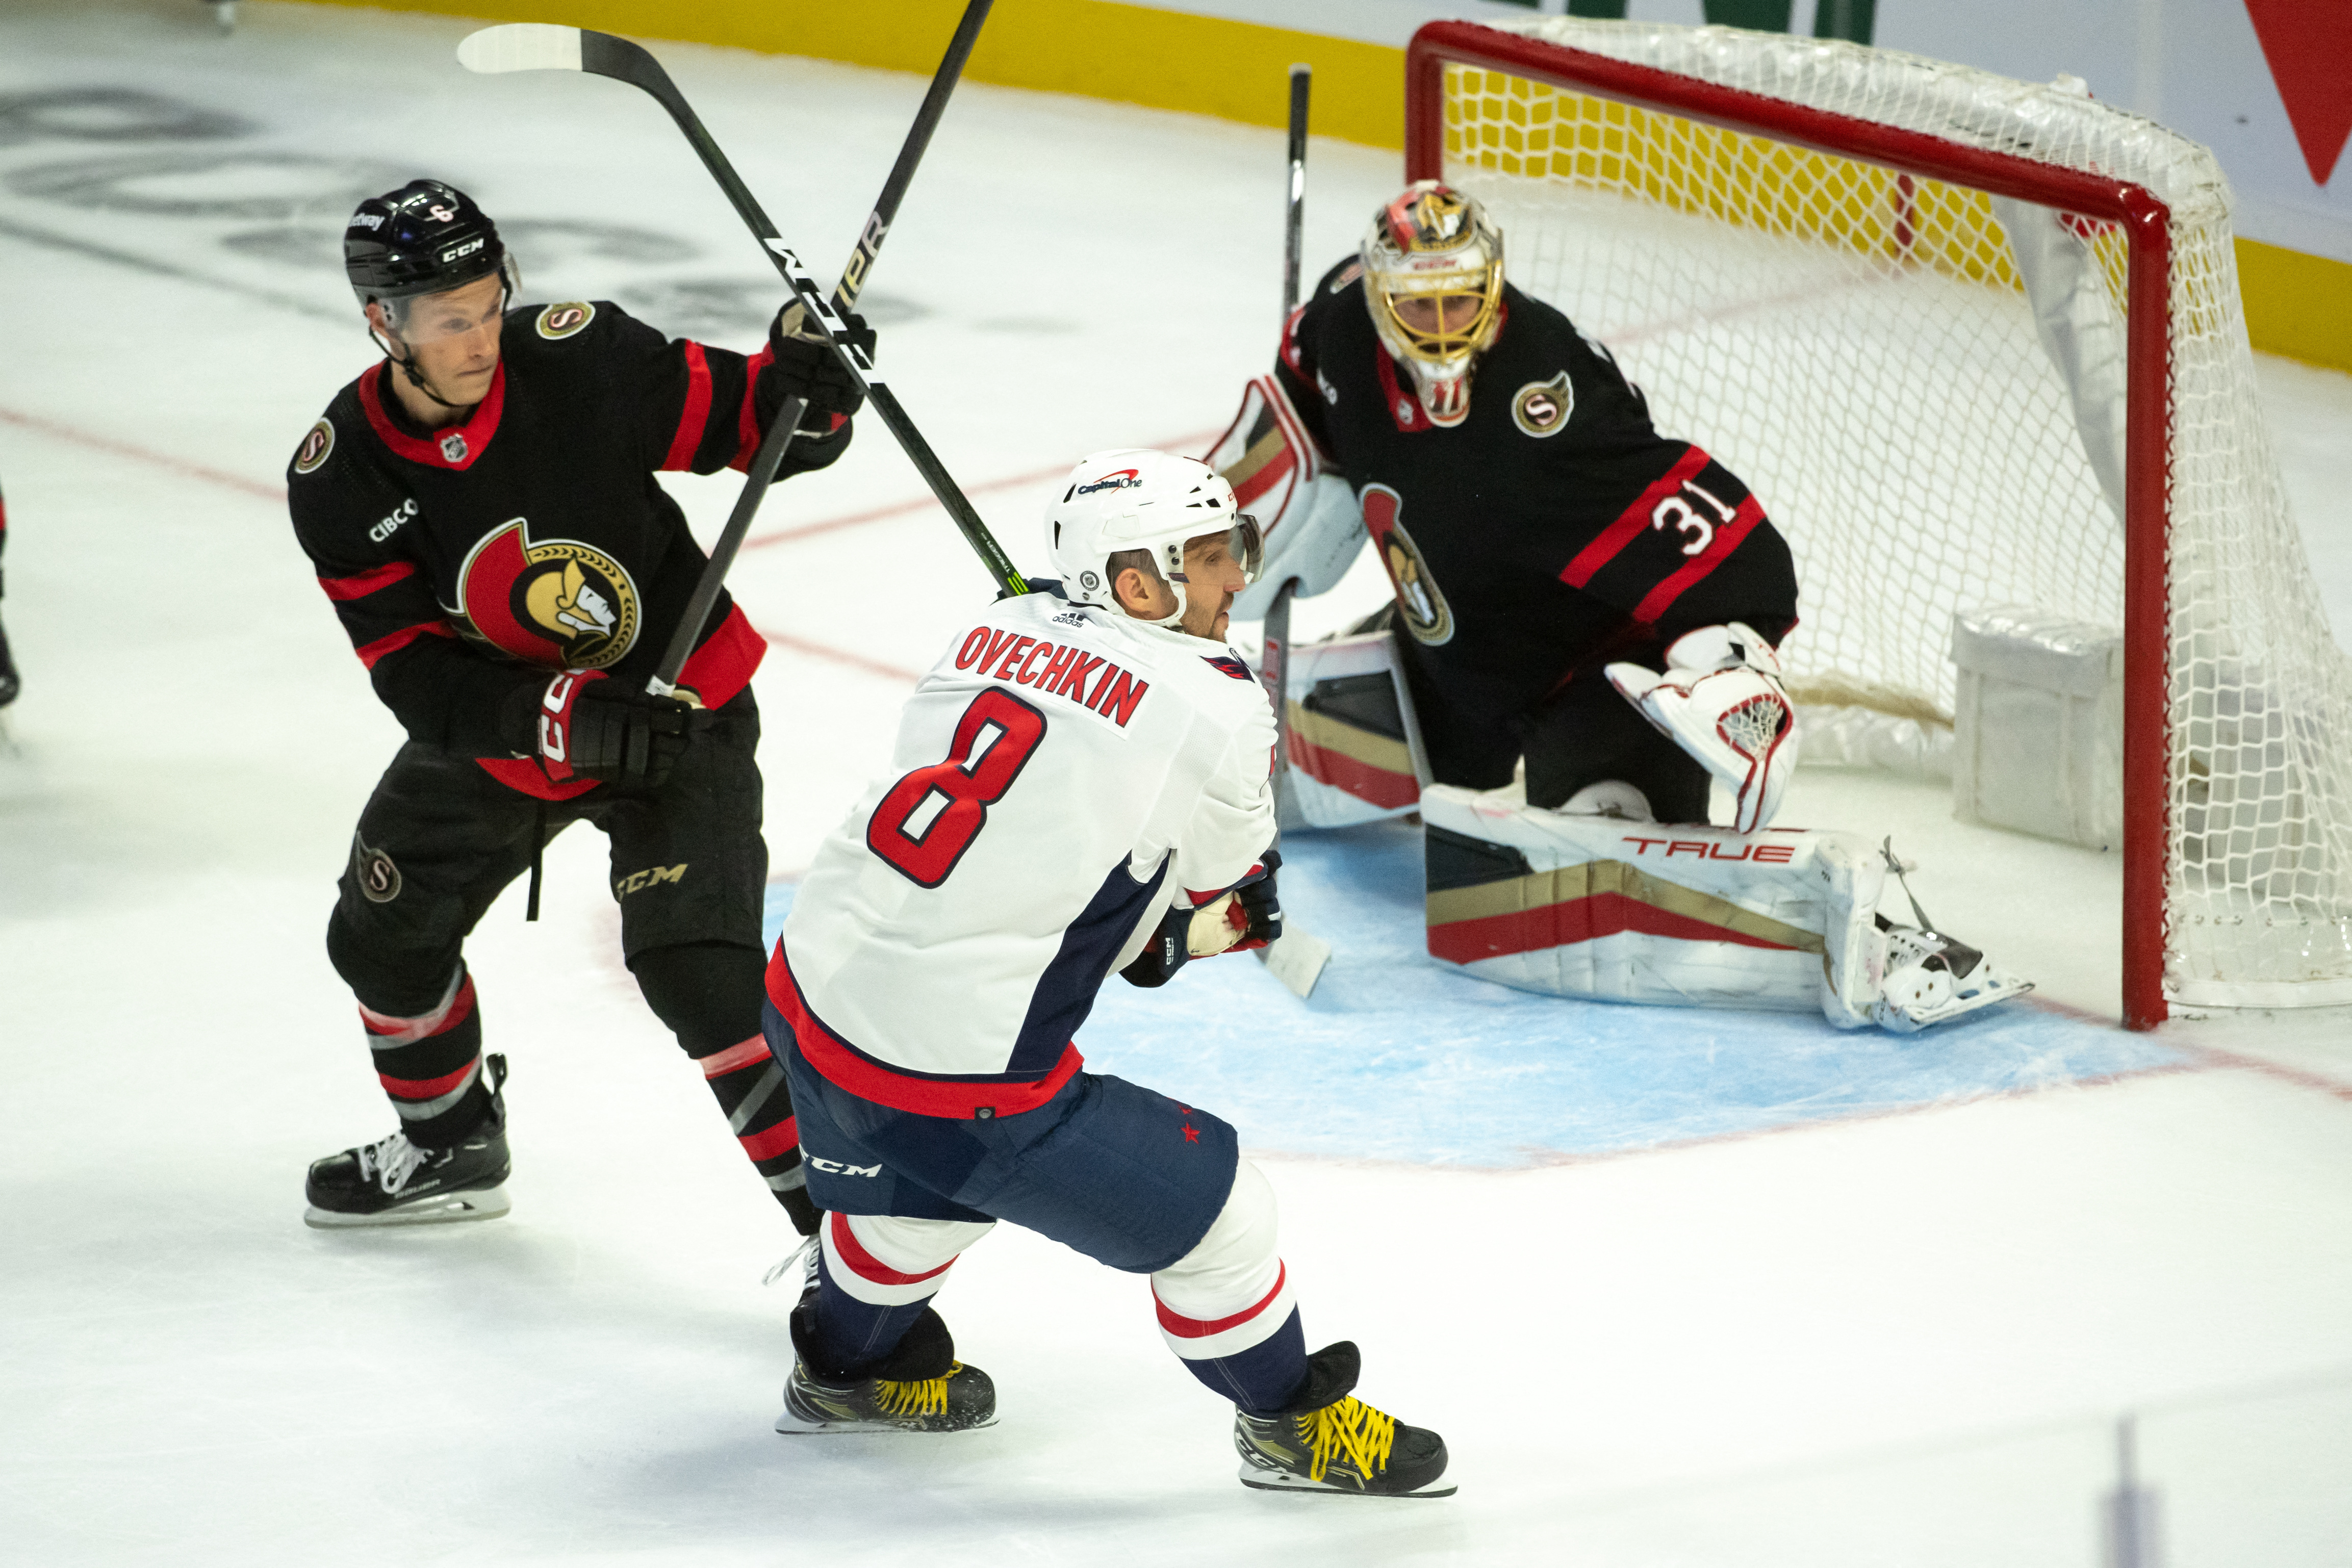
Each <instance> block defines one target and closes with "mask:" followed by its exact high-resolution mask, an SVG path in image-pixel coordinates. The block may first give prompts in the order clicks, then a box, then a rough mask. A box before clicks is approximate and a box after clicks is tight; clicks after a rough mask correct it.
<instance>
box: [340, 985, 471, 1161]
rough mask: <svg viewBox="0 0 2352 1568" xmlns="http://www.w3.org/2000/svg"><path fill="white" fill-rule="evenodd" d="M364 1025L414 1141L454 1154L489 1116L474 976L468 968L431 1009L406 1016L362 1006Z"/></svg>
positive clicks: (379, 1074) (381, 1076)
mask: <svg viewBox="0 0 2352 1568" xmlns="http://www.w3.org/2000/svg"><path fill="white" fill-rule="evenodd" d="M360 1022H361V1023H362V1025H363V1026H364V1027H365V1028H366V1030H367V1036H368V1049H369V1051H372V1052H373V1054H374V1057H375V1073H376V1082H379V1083H382V1084H383V1092H385V1093H386V1094H387V1095H389V1096H391V1098H392V1104H393V1109H394V1110H395V1111H397V1112H399V1113H400V1130H401V1131H402V1132H404V1133H405V1134H408V1141H409V1142H410V1143H412V1144H415V1145H417V1146H418V1147H419V1148H426V1149H442V1148H447V1147H449V1146H450V1145H453V1144H456V1143H457V1142H458V1141H459V1140H460V1139H462V1138H463V1137H465V1135H466V1134H467V1133H469V1132H471V1131H473V1129H474V1126H475V1124H477V1123H478V1122H479V1121H481V1119H482V1118H483V1117H484V1116H485V1115H487V1114H488V1113H489V1108H490V1092H489V1089H488V1086H487V1085H485V1084H484V1083H483V1082H482V1016H481V1013H480V1011H479V1010H478V1009H477V1008H476V1006H475V1004H474V977H473V976H472V975H470V974H468V973H467V970H466V966H465V965H464V963H463V962H460V963H459V964H458V966H457V971H456V973H454V974H452V975H451V976H450V977H449V988H448V989H447V990H446V991H445V992H444V993H442V997H441V1000H440V1002H439V1003H438V1005H436V1007H434V1008H433V1009H431V1010H430V1011H428V1012H424V1013H420V1014H417V1015H416V1016H415V1017H413V1018H400V1017H396V1016H394V1015H393V1014H390V1013H380V1012H377V1011H376V1010H375V1009H373V1008H371V1007H369V1006H368V1005H367V1004H366V1003H365V1002H362V1003H361V1004H360Z"/></svg>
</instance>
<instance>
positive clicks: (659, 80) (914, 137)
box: [457, 0, 1028, 695]
mask: <svg viewBox="0 0 2352 1568" xmlns="http://www.w3.org/2000/svg"><path fill="white" fill-rule="evenodd" d="M991 4H992V0H971V4H970V5H967V6H966V7H965V9H964V15H963V19H962V21H961V22H960V23H959V24H958V25H957V27H956V32H955V37H954V38H953V39H952V40H951V41H950V43H949V45H948V52H947V55H946V57H944V58H942V59H941V60H940V68H939V70H938V72H937V73H936V74H935V75H934V76H933V77H932V78H931V86H930V90H929V92H928V93H926V94H925V95H924V98H923V103H922V107H921V108H920V109H919V110H917V111H916V115H915V123H914V124H913V126H912V127H910V128H909V129H908V132H907V140H906V142H905V144H904V145H903V146H901V147H900V149H899V152H898V162H896V163H895V164H893V165H892V167H891V170H890V176H889V178H888V179H887V181H885V182H884V183H883V187H882V195H881V198H880V199H879V200H878V201H877V203H876V204H875V206H874V211H873V212H872V213H871V214H869V215H868V216H867V218H866V224H865V226H864V227H863V228H862V229H861V230H860V231H859V233H858V237H857V243H856V246H854V247H853V249H852V251H851V255H850V259H849V263H848V265H847V266H846V267H844V268H843V269H842V276H841V283H840V285H839V287H837V288H836V289H835V294H834V299H833V300H832V301H827V300H826V299H825V298H824V294H823V292H822V290H820V289H819V288H818V287H817V286H816V283H815V280H814V278H812V277H810V276H809V274H808V270H807V268H806V267H803V266H802V265H801V262H800V258H799V257H798V256H794V255H793V252H792V250H791V249H790V248H789V247H788V246H785V244H784V243H783V239H782V236H781V235H778V234H777V232H776V226H775V225H774V224H772V223H771V222H770V221H769V220H768V214H766V213H765V212H764V211H762V210H761V206H760V204H759V201H758V199H757V198H755V197H754V196H753V195H752V194H751V191H750V190H749V189H748V188H746V187H745V185H744V184H743V182H742V180H741V178H740V176H738V175H737V173H736V172H735V167H734V165H733V163H732V162H730V161H729V160H728V157H727V154H726V153H725V152H721V151H720V150H719V143H718V142H717V141H714V140H713V139H712V137H711V135H710V132H709V131H707V130H705V129H704V128H703V124H702V121H701V120H700V118H699V117H698V116H697V115H696V114H695V112H694V110H693V109H692V108H691V107H690V106H689V105H688V103H687V101H686V97H685V95H684V94H683V93H681V92H679V91H678V89H677V83H675V82H673V81H672V80H670V78H669V73H668V72H667V71H665V70H664V69H663V68H662V67H661V63H660V62H659V61H657V60H656V59H655V58H654V57H653V56H652V55H650V54H648V53H647V52H646V50H645V49H644V48H642V47H639V46H638V45H636V44H633V43H631V42H629V41H628V40H627V39H625V38H618V37H614V36H613V35H611V34H609V33H599V32H594V31H592V30H590V29H588V28H584V27H563V26H550V25H546V24H541V23H513V24H509V25H508V26H498V27H485V28H482V29H481V30H480V31H478V32H476V33H473V34H470V35H468V36H467V37H466V39H465V40H464V41H463V42H462V43H460V44H459V45H458V46H457V60H458V63H459V64H461V65H463V66H464V67H465V68H467V70H470V71H477V72H480V73H483V74H486V75H487V74H495V73H501V72H507V71H522V70H572V71H579V72H582V73H583V74H585V75H590V76H602V77H609V78H612V79H614V81H623V82H626V83H628V84H629V85H630V86H632V87H634V88H636V89H639V90H641V91H643V92H645V93H646V95H647V96H649V97H651V98H652V99H654V100H655V101H656V102H657V103H659V104H660V105H661V106H662V108H663V109H664V110H667V111H668V114H669V117H670V119H671V120H674V121H675V122H676V123H677V128H678V129H679V130H680V131H683V132H684V133H685V135H686V139H687V141H688V142H689V143H690V144H691V145H692V146H693V148H694V150H695V152H696V154H697V155H698V156H699V157H700V158H701V160H702V163H703V167H704V168H705V169H707V170H709V172H710V176H711V178H712V179H713V180H714V181H716V182H717V183H718V184H719V190H720V191H721V192H722V193H724V194H725V195H726V197H727V200H728V203H729V204H730V205H731V206H732V207H734V209H735V213H736V215H737V216H738V217H740V218H741V219H742V220H743V224H744V226H745V227H747V228H749V229H750V230H751V233H752V235H753V236H754V237H755V238H757V239H758V240H759V241H760V243H761V247H762V248H763V249H765V250H766V251H767V252H768V256H769V260H770V261H771V262H772V264H773V265H774V266H775V267H776V270H777V271H778V272H780V273H782V275H783V277H784V281H785V282H786V283H787V284H788V285H789V286H790V287H792V289H793V293H794V294H795V295H796V296H797V297H798V298H799V299H800V300H801V303H802V304H803V306H804V307H805V308H806V310H807V319H808V320H810V321H811V322H813V323H814V325H815V327H816V329H817V331H818V333H819V334H820V335H821V336H822V337H824V339H825V340H826V341H827V342H828V343H830V344H831V345H832V346H833V349H834V351H835V354H836V355H838V356H839V357H840V360H841V362H842V363H843V365H844V366H845V367H846V368H847V370H848V371H849V373H850V377H851V379H852V380H853V381H854V382H856V384H857V385H858V386H859V387H860V388H862V389H863V390H864V391H865V392H866V399H867V401H868V402H871V403H872V404H873V405H874V408H875V411H876V412H877V413H879V414H880V415H881V416H882V422H883V423H884V424H885V425H887V427H888V428H889V431H890V434H892V435H894V436H896V437H897V438H898V444H899V445H900V446H901V447H903V448H904V449H905V450H906V453H907V455H908V458H909V459H911V460H912V461H913V463H914V465H915V467H916V469H917V470H918V471H919V473H920V474H921V475H922V476H923V478H924V481H925V482H926V483H927V484H928V485H929V486H930V489H931V493H932V494H933V495H934V496H936V497H938V498H939V501H940V506H942V507H945V508H946V509H947V513H948V515H949V516H950V517H952V518H954V519H955V522H956V526H957V528H960V529H961V530H962V532H963V535H964V538H965V539H966V540H967V541H969V542H970V543H971V547H972V549H974V550H976V551H977V552H978V553H979V555H980V558H981V560H982V564H984V565H985V566H986V567H987V568H988V570H989V572H990V574H991V575H992V576H993V577H994V578H995V579H996V581H997V586H998V588H999V589H1000V591H1002V592H1003V593H1005V594H1017V593H1025V592H1027V591H1028V584H1027V583H1026V582H1024V581H1023V580H1022V578H1021V574H1020V573H1019V572H1018V571H1017V570H1014V569H1013V563H1012V561H1011V559H1008V558H1007V557H1006V556H1005V554H1004V551H1003V548H1002V547H1001V546H999V545H998V544H997V542H996V539H995V537H994V536H993V535H992V534H991V533H990V532H989V530H988V526H987V525H986V524H985V523H983V522H982V520H981V517H980V514H979V513H978V512H977V511H975V510H973V508H972V505H971V501H970V500H969V499H967V498H966V497H965V496H964V494H963V492H962V491H961V489H959V488H958V487H957V486H956V483H955V480H954V479H953V478H952V477H950V476H949V474H948V471H947V468H946V466H945V465H943V464H941V463H940V460H939V456H938V455H937V454H935V453H934V452H932V450H931V448H930V445H929V443H928V442H926V441H925V440H924V439H923V437H922V434H921V433H920V432H919V431H918V430H917V429H916V428H915V426H914V423H913V422H912V421H911V420H909V419H908V417H907V413H906V410H905V409H904V408H903V407H901V406H900V404H899V402H898V398H897V397H896V396H895V395H894V394H893V393H892V392H891V391H890V389H889V387H888V386H887V385H886V384H885V383H883V382H880V381H877V380H874V379H872V371H873V369H874V362H873V360H872V359H871V357H870V356H868V355H867V354H866V351H865V350H862V349H859V348H856V347H854V346H848V345H845V344H844V343H843V342H842V341H841V337H842V334H843V333H844V332H845V330H846V329H845V325H844V323H843V321H842V319H841V316H840V314H839V311H840V310H841V309H846V308H850V307H851V306H853V305H854V304H855V303H856V298H857V295H858V294H859V292H860V291H862V289H863V288H864V287H865V283H866V277H867V276H868V274H869V272H870V270H871V268H872V266H873V263H874V259H875V257H876V256H877V255H878V254H879V253H880V251H881V247H882V241H883V239H884V237H885V236H886V235H887V234H888V232H889V228H890V225H891V223H892V221H893V220H894V219H895V218H896V217H897V215H898V203H899V201H900V199H901V198H902V197H904V196H905V194H906V192H907V186H908V183H910V182H911V181H912V180H913V178H914V174H915V168H916V165H917V164H918V163H919V162H921V160H922V156H923V152H924V150H925V148H927V147H928V146H929V143H930V139H931V132H932V131H933V130H935V129H936V128H937V127H938V125H939V121H940V116H941V115H942V114H943V113H945V112H946V110H947V103H948V99H949V97H950V94H952V93H953V92H954V90H955V84H956V81H957V78H959V77H960V76H961V74H962V71H963V65H964V61H965V59H966V58H967V57H970V55H971V48H972V45H973V44H974V42H976V41H977V40H978V38H979V36H980V28H981V24H982V22H984V21H986V20H987V17H988V10H989V6H990V5H991ZM836 307H837V308H836ZM806 411H807V403H806V401H805V400H803V399H800V398H789V399H787V400H785V402H784V405H783V406H782V408H780V409H778V410H777V412H776V417H775V419H774V420H773V421H772V422H771V423H770V424H769V426H768V429H767V432H766V434H764V435H763V436H762V437H761V443H760V448H759V452H758V454H757V455H756V456H754V457H753V459H752V461H751V467H750V470H749V472H748V473H747V474H746V476H745V478H744V483H743V488H742V490H741V492H740V494H739V495H738V496H737V497H736V499H735V507H734V510H733V511H732V512H731V513H730V515H729V517H728V519H727V526H726V528H724V529H723V530H721V532H720V534H719V540H718V542H717V543H716V544H715V545H714V546H713V547H712V549H711V552H710V559H709V564H707V565H706V566H705V567H704V568H703V572H702V577H701V580H699V581H698V582H697V583H696V585H695V591H694V597H693V598H692V599H691V600H689V601H688V604H687V608H686V612H685V613H684V614H683V615H682V616H681V617H680V618H679V620H678V624H677V631H676V632H675V633H674V634H673V635H672V636H671V638H670V643H669V648H668V650H667V652H666V653H664V654H663V656H662V662H661V666H660V668H659V669H658V670H657V671H656V673H655V674H654V675H653V677H652V678H651V679H650V680H649V681H648V682H647V683H646V689H647V690H648V691H650V692H652V693H653V694H654V695H668V694H669V693H670V692H672V691H674V690H675V689H676V687H677V677H678V674H679V673H680V672H681V671H682V670H684V668H685V666H686V661H687V659H688V657H689V656H690V655H691V654H692V653H693V651H694V648H695V645H696V644H697V643H698V642H699V641H700V640H701V636H702V628H703V625H704V623H705V622H708V621H709V617H710V612H711V609H712V607H713V606H714V605H716V604H717V603H718V601H719V588H720V586H721V585H722V584H723V583H724V581H725V580H726V577H727V572H728V570H729V568H730V567H731V566H732V565H733V564H734V560H735V556H736V554H737V552H738V551H739V550H740V549H741V548H742V544H743V538H744V536H745V535H746V534H748V533H749V532H750V531H751V519H752V517H753V515H754V514H755V513H756V512H757V511H758V510H759V507H760V503H761V500H762V499H764V498H765V497H766V495H767V491H768V488H769V486H771V485H772V484H773V483H774V482H775V476H776V472H777V470H778V469H779V468H780V467H781V466H782V464H783V459H784V455H785V453H786V452H787V451H788V450H789V449H790V447H791V445H792V443H793V438H794V436H795V435H797V434H798V427H799V424H800V421H801V417H802V415H803V413H806Z"/></svg>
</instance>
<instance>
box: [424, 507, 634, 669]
mask: <svg viewBox="0 0 2352 1568" xmlns="http://www.w3.org/2000/svg"><path fill="white" fill-rule="evenodd" d="M637 606H638V598H637V585H636V583H635V581H633V580H631V579H630V577H629V574H628V571H627V570H626V569H625V568H624V567H623V566H622V565H621V563H620V562H619V561H616V560H614V559H613V558H612V557H611V556H609V555H606V554H605V553H604V551H603V550H600V549H597V548H596V547H595V546H593V545H589V544H583V543H581V542H580V541H579V540H578V539H548V540H546V541H544V542H540V541H534V540H533V539H532V538H531V537H530V528H529V526H528V525H527V524H526V523H525V522H524V520H523V519H522V518H520V517H517V518H515V519H513V520H512V521H511V522H509V523H508V524H506V525H505V526H504V527H502V528H498V529H495V530H493V531H492V532H491V533H490V534H489V535H488V537H487V538H484V539H483V540H482V541H481V542H480V543H479V544H477V545H476V546H475V547H474V548H473V549H472V551H471V552H469V553H468V554H467V557H466V564H465V565H464V566H462V567H460V568H459V569H458V570H457V610H458V613H460V614H461V615H463V616H464V617H465V618H466V621H467V624H469V625H470V626H471V627H472V628H473V630H474V632H475V634H476V635H478V636H479V637H481V638H482V639H483V640H484V641H485V642H488V643H491V644H492V645H493V646H495V647H498V648H499V649H502V650H504V651H505V652H506V653H511V654H513V655H514V656H515V657H516V658H518V659H520V660H522V661H523V662H524V663H525V664H538V665H540V666H541V667H542V668H545V669H552V670H601V669H604V668H605V667H606V666H608V665H611V664H618V663H619V662H620V661H621V659H623V658H624V657H625V656H626V655H627V653H628V652H629V650H630V649H631V648H632V647H634V646H635V643H636V641H637V617H638V608H637Z"/></svg>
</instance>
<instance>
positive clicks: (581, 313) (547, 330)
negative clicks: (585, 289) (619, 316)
mask: <svg viewBox="0 0 2352 1568" xmlns="http://www.w3.org/2000/svg"><path fill="white" fill-rule="evenodd" d="M594 319H596V307H595V306H593V305H592V304H590V303H589V302H588V301H586V300H585V299H566V300H564V301H563V302H562V303H561V304H558V305H551V306H549V307H548V308H546V309H544V310H542V311H541V312H540V313H539V323H538V325H539V335H540V336H541V337H542V338H545V339H547V340H549V341H550V342H555V341H559V340H562V339H565V338H569V337H571V336H572V335H573V334H574V333H576V332H579V331H581V330H582V329H584V328H586V326H587V325H588V323H589V322H591V321H593V320H594Z"/></svg>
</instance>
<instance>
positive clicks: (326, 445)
mask: <svg viewBox="0 0 2352 1568" xmlns="http://www.w3.org/2000/svg"><path fill="white" fill-rule="evenodd" d="M334 452H335V427H334V426H333V425H331V424H330V423H327V422H326V421H325V420H323V419H322V420H320V422H319V423H316V424H314V425H312V426H311V427H310V434H308V435H305V436H304V437H302V444H301V445H299V446H298V447H296V448H295V449H294V472H296V473H297V474H316V473H317V472H318V471H319V468H320V465H322V464H324V463H325V462H326V461H327V459H328V458H330V457H331V456H333V455H334Z"/></svg>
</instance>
